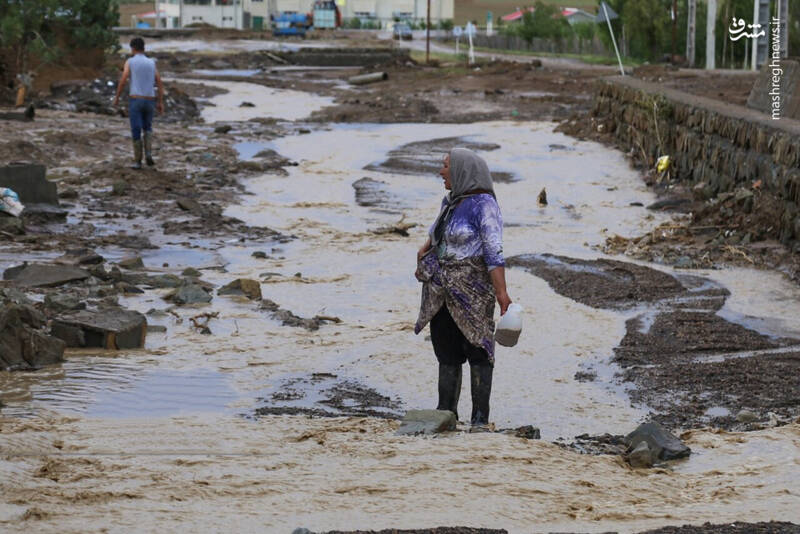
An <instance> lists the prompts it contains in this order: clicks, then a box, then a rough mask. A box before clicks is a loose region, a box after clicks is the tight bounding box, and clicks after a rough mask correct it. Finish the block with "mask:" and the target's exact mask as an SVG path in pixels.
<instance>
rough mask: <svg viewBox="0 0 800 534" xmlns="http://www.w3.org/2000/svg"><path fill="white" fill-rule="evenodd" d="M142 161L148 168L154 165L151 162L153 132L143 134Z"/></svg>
mask: <svg viewBox="0 0 800 534" xmlns="http://www.w3.org/2000/svg"><path fill="white" fill-rule="evenodd" d="M144 160H145V162H146V163H147V165H148V167H152V166H153V165H155V164H156V162H155V161H153V132H145V133H144Z"/></svg>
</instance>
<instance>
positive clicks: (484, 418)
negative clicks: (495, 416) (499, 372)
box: [469, 365, 494, 427]
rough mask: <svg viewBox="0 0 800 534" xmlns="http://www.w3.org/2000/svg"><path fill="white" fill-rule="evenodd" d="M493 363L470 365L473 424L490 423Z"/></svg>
mask: <svg viewBox="0 0 800 534" xmlns="http://www.w3.org/2000/svg"><path fill="white" fill-rule="evenodd" d="M492 371H494V368H493V367H492V366H491V365H470V366H469V375H470V390H471V393H472V419H471V420H470V423H472V425H473V426H482V427H488V425H489V397H490V396H491V394H492Z"/></svg>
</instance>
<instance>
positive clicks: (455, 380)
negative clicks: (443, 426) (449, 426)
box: [436, 363, 461, 420]
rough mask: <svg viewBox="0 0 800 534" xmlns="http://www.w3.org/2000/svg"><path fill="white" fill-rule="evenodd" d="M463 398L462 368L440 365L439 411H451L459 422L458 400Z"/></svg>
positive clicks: (437, 407)
mask: <svg viewBox="0 0 800 534" xmlns="http://www.w3.org/2000/svg"><path fill="white" fill-rule="evenodd" d="M460 396H461V366H460V365H444V364H441V363H440V364H439V404H438V406H436V409H437V410H450V411H451V412H453V413H454V414H455V415H456V420H458V398H459V397H460Z"/></svg>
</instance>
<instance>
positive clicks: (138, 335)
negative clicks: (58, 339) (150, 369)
mask: <svg viewBox="0 0 800 534" xmlns="http://www.w3.org/2000/svg"><path fill="white" fill-rule="evenodd" d="M53 325H54V327H55V326H56V325H59V326H61V327H63V326H67V327H73V328H79V329H80V330H82V331H83V336H84V345H83V346H86V347H101V348H104V349H107V350H120V349H137V348H141V347H144V341H145V337H146V336H147V319H146V318H145V316H144V315H142V314H141V313H139V312H137V311H132V310H123V309H113V308H107V309H104V310H99V311H87V310H83V311H78V312H73V313H65V314H62V315H59V316H58V317H56V319H54V321H53Z"/></svg>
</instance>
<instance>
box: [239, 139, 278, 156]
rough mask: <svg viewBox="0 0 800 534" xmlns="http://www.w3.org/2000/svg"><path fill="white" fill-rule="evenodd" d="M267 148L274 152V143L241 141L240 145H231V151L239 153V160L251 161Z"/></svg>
mask: <svg viewBox="0 0 800 534" xmlns="http://www.w3.org/2000/svg"><path fill="white" fill-rule="evenodd" d="M267 148H270V149H272V150H275V145H274V143H270V142H267V143H262V142H255V141H242V142H241V143H236V144H235V145H233V149H234V150H236V152H238V153H239V159H241V160H251V159H253V158H254V157H255V155H256V154H258V153H259V152H261V151H262V150H265V149H267Z"/></svg>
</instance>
